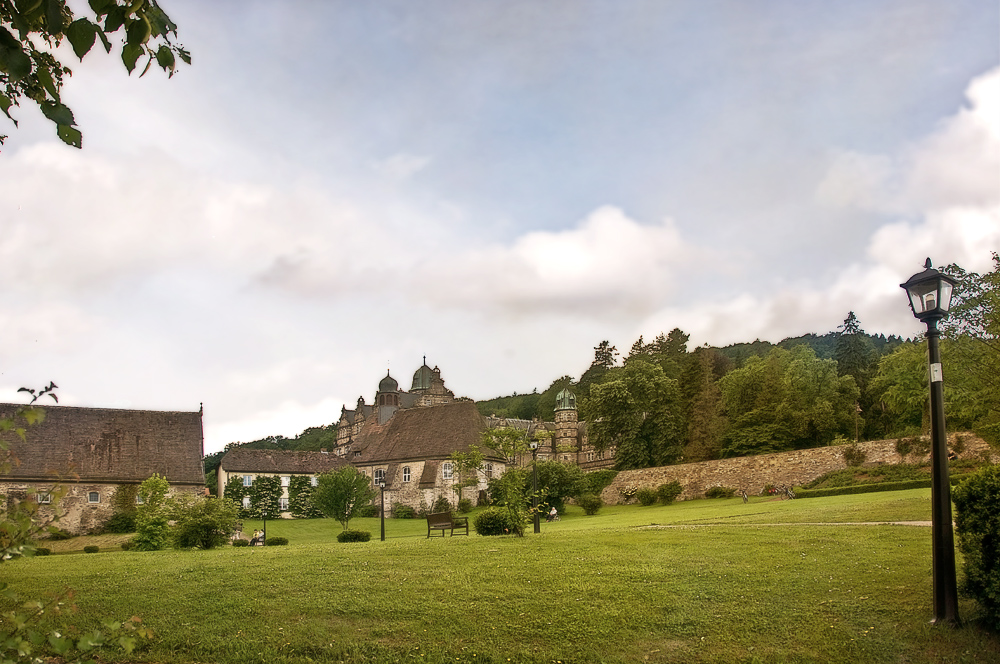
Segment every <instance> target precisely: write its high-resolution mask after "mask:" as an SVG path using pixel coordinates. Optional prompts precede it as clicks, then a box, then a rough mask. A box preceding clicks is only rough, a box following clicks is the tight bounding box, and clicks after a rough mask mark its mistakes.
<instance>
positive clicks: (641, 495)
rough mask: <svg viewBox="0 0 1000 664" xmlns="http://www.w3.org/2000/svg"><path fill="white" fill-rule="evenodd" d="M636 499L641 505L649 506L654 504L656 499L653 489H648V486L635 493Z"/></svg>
mask: <svg viewBox="0 0 1000 664" xmlns="http://www.w3.org/2000/svg"><path fill="white" fill-rule="evenodd" d="M635 497H636V499H638V501H639V503H640V504H641V505H642V506H643V507H649V506H650V505H655V504H656V501H657V500H658V496H657V495H656V490H655V489H650V488H649V487H648V486H644V487H642V488H641V489H639V490H638V491H637V492H636V493H635Z"/></svg>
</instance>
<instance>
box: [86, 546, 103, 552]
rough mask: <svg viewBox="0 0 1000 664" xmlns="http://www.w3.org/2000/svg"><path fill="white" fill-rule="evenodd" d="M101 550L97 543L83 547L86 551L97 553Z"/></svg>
mask: <svg viewBox="0 0 1000 664" xmlns="http://www.w3.org/2000/svg"><path fill="white" fill-rule="evenodd" d="M100 550H101V548H100V547H99V546H97V545H96V544H88V545H87V546H85V547H83V552H84V553H97V552H98V551H100Z"/></svg>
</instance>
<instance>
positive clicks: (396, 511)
mask: <svg viewBox="0 0 1000 664" xmlns="http://www.w3.org/2000/svg"><path fill="white" fill-rule="evenodd" d="M392 517H393V518H394V519H416V518H417V510H415V509H413V508H412V507H410V506H409V505H404V504H403V503H393V504H392Z"/></svg>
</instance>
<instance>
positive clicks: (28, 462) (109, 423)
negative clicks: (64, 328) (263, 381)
mask: <svg viewBox="0 0 1000 664" xmlns="http://www.w3.org/2000/svg"><path fill="white" fill-rule="evenodd" d="M19 407H20V406H17V405H14V404H0V415H10V414H12V413H13V412H14V411H15V410H16V409H17V408H19ZM44 410H45V419H44V420H43V421H42V422H40V423H38V424H35V425H34V426H30V427H28V429H27V432H26V434H27V441H22V440H21V439H20V438H19V437H18V436H16V435H7V436H6V437H5V440H6V441H7V442H8V443H10V449H11V452H12V453H13V456H14V457H15V458H17V459H18V461H19V463H18V464H15V465H14V467H12V468H11V471H10V473H8V474H7V476H6V477H11V478H15V479H20V480H35V481H46V480H49V481H50V480H52V479H53V477H54V475H63V476H72V475H74V474H75V475H76V476H78V477H79V479H80V481H89V482H141V481H143V480H145V479H146V478H148V477H149V476H150V475H152V474H153V473H159V474H160V475H163V476H164V477H166V478H167V481H169V482H170V483H171V484H187V485H202V484H204V483H205V473H204V470H203V467H202V456H203V437H202V424H201V413H200V412H193V413H186V412H176V411H153V410H119V409H112V408H74V407H69V406H44Z"/></svg>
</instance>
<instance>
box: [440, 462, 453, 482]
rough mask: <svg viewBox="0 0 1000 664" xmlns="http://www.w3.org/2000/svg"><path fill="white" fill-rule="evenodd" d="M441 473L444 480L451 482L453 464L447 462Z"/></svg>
mask: <svg viewBox="0 0 1000 664" xmlns="http://www.w3.org/2000/svg"><path fill="white" fill-rule="evenodd" d="M441 473H442V476H443V477H444V479H446V480H450V479H451V478H452V465H451V462H449V461H445V463H444V465H443V466H441Z"/></svg>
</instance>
